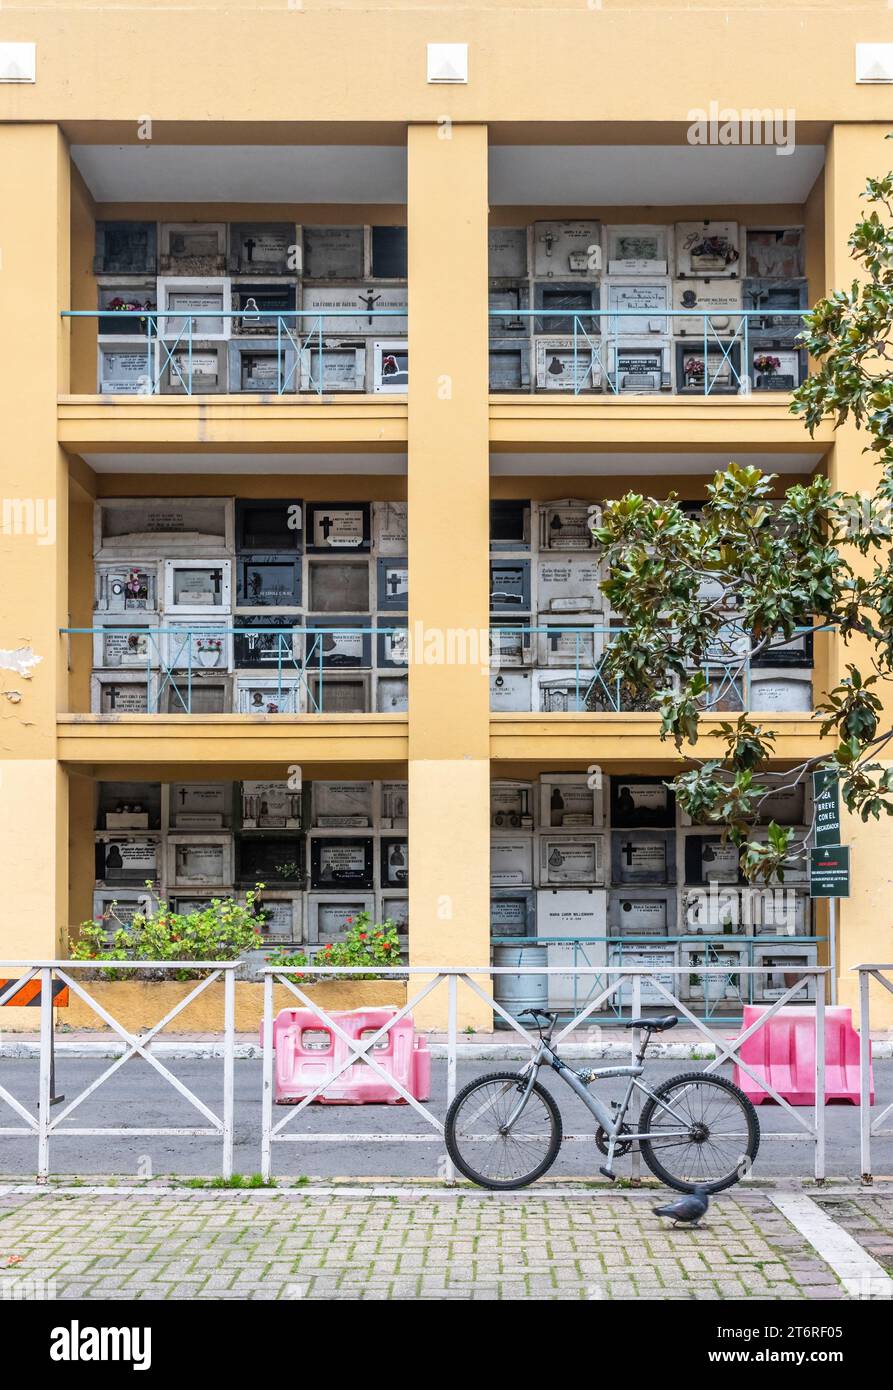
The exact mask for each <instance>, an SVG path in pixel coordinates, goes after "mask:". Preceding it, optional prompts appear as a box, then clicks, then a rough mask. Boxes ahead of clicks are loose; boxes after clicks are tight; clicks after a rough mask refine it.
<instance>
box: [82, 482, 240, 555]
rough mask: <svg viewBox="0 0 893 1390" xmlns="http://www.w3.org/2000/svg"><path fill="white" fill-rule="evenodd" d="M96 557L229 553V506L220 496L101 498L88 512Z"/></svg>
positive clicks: (230, 534) (230, 531)
mask: <svg viewBox="0 0 893 1390" xmlns="http://www.w3.org/2000/svg"><path fill="white" fill-rule="evenodd" d="M93 517H94V530H93V538H94V549H95V552H96V553H97V554H99V553H100V552H102V553H103V554H106V555H109V554H110V555H116V556H121V557H123V558H125V559H129V558H130V555H131V554H132V553H134V552H139V553H140V554H143V555H145V554H151V555H153V556H155V555H162V556H163V555H165V554H169V553H174V554H183V553H184V552H186V553H187V554H189V555H190V556H191V555H193V554H196V553H198V554H202V553H207V551H209V550H231V549H232V544H233V533H232V504H231V503H230V502H229V500H228V499H227V498H225V497H182V498H181V497H122V498H106V499H104V500H103V501H101V502H97V503H96V504H95V507H94V509H93Z"/></svg>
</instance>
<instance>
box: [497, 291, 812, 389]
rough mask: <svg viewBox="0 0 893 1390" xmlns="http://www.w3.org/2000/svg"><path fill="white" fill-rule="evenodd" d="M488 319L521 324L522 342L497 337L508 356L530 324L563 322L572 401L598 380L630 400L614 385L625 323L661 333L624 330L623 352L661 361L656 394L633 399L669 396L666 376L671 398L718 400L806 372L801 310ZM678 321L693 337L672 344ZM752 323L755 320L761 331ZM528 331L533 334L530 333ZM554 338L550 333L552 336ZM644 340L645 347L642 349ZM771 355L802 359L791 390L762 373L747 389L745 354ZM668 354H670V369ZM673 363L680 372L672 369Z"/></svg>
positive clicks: (542, 312)
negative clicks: (627, 343) (657, 327)
mask: <svg viewBox="0 0 893 1390" xmlns="http://www.w3.org/2000/svg"><path fill="white" fill-rule="evenodd" d="M489 312H490V318H491V320H496V319H518V320H521V321H522V322H523V321H525V320H526V322H527V333H526V335H522V334H519V333H518V332H517V330H515V332H514V334H512V333H511V332H510V331H507V332H506V333H505V336H503V337H502V338H500V347H502V348H504V349H508V348H509V347H510V346H511V344H512V342H514V343H516V344H517V345H518V346H519V347H521V346H522V345H523V344H524V343H529V342H530V328H531V321H532V320H540V321H548V322H549V323H553V322H555V321H556V320H557V321H560V322H564V323H566V324H567V325H568V327H567V329H566V330H562V331H563V332H564V333H565V336H567V337H569V338H570V340H571V341H570V342H569V344H568V345H567V347H566V348H565V349H564V350H565V351H569V352H570V353H571V355H572V356H571V389H572V390H573V394H574V395H575V396H578V395H579V394H580V393H581V392H582V391H585V390H589V389H598V387H599V386H600V384H601V382H602V381H604V382H605V384H606V386H607V389H608V391H609V392H611V393H612V394H614V395H624V394H632V393H633V392H634V391H635V388H634V387H627V386H626V385H625V384H624V382H623V381H622V380H621V377H622V372H621V365H620V361H619V358H620V352H619V348H620V346H621V344H622V333H623V331H624V325H625V324H626V322H627V321H629V320H632V319H639V320H648V322H649V323H656V322H659V321H663V324H664V326H663V329H662V331H661V332H660V333H655V332H654V331H653V330H651V329H650V328H649V329H648V330H647V331H646V332H642V330H641V329H636V328H632V327H630V328H626V330H625V331H626V333H627V334H628V335H629V336H630V337H634V338H635V339H636V341H635V343H634V344H632V345H631V347H630V350H631V351H633V352H639V351H644V352H647V351H648V349H649V345H651V346H652V350H655V351H659V352H661V353H664V352H665V353H667V354H668V357H667V359H666V365H664V363H663V361H662V364H661V367H660V369H659V371H658V373H657V375H659V376H660V378H661V381H660V383H659V385H658V386H657V388H656V391H653V392H647V391H646V392H636V393H637V394H657V393H659V392H660V391H661V390H667V391H668V390H670V389H671V385H672V382H673V379H674V376H675V383H676V385H675V389H676V392H677V394H679V393H700V394H703V395H705V396H709V395H711V394H714V393H716V394H718V393H719V392H722V393H723V394H730V393H733V394H738V395H750V394H751V392H752V391H753V390H754V389H756V390H759V391H764V390H793V389H794V386H797V385H798V384H799V378H800V377H801V376H803V375H805V371H806V361H805V351H804V349H803V347H802V345H801V344H800V343H799V341H798V337H799V332H800V329H801V325H802V324H803V321H804V315H805V313H806V312H807V311H806V310H803V309H796V310H794V309H774V308H768V307H767V308H763V309H734V310H717V309H712V310H710V309H704V310H698V309H663V308H654V309H648V308H638V309H576V310H561V309H558V308H555V309H553V308H551V307H548V306H547V307H540V308H535V309H515V308H512V309H505V308H502V309H498V308H497V309H491V310H490V311H489ZM718 318H722V319H725V320H727V321H728V322H729V327H728V328H724V329H721V328H718V327H717V326H716V324H715V323H714V322H713V320H715V319H718ZM682 319H686V320H689V321H691V320H695V321H696V322H698V321H699V322H700V324H701V332H700V333H698V334H686V336H685V339H684V341H683V340H682V339H680V338H679V337H675V338H674V337H673V328H674V327H677V326H678V325H677V320H682ZM767 320H769V321H770V323H769V326H766V321H767ZM778 320H785V323H786V326H785V327H783V328H782V329H781V330H780V331H779V329H778ZM759 321H763V322H762V324H761V323H760V322H759ZM587 325H588V327H587ZM668 325H669V326H668ZM534 327H535V326H534ZM535 331H537V332H538V331H540V330H539V329H536V328H535ZM554 331H555V330H551V332H553V333H554ZM645 339H648V340H650V341H649V342H646V341H645ZM758 340H766V341H758ZM534 341H535V340H534ZM773 348H774V349H775V351H782V352H796V353H797V354H801V355H802V362H800V363H798V371H797V378H798V379H797V380H795V381H794V382H793V385H792V386H785V387H780V386H779V387H774V386H772V385H771V379H772V377H773V376H774V375H776V372H775V369H774V368H772V367H767V368H766V369H765V370H764V371H762V372H760V374H759V375H760V376H761V377H763V376H765V377H766V378H767V379H768V380H767V383H766V384H760V385H758V386H757V387H754V385H753V373H752V371H751V370H750V368H751V367H752V366H753V365H754V363H753V361H752V359H751V351H752V350H754V351H758V352H762V353H765V354H766V356H767V357H768V358H770V359H773V360H774V359H775V352H774V351H773ZM686 353H692V354H698V353H701V354H702V356H701V357H698V356H697V355H693V356H692V357H691V358H689V360H688V361H686ZM612 354H613V367H612ZM669 354H675V357H676V361H675V362H674V361H673V360H672V356H670V355H669ZM711 363H712V365H711ZM745 363H746V364H749V366H747V367H745V366H744V365H743V364H745ZM680 364H681V372H680V370H679V365H680ZM726 369H727V370H726ZM645 375H648V376H650V375H651V373H650V372H648V373H647V374H645ZM680 376H681V380H680ZM778 376H779V378H780V379H781V378H782V376H784V377H786V376H787V374H786V373H785V374H781V373H778ZM726 383H728V384H726Z"/></svg>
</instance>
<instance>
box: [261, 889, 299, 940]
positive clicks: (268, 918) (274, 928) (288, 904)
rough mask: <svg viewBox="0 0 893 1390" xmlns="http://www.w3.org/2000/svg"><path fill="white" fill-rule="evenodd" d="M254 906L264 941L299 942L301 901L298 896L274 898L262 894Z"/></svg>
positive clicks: (290, 895)
mask: <svg viewBox="0 0 893 1390" xmlns="http://www.w3.org/2000/svg"><path fill="white" fill-rule="evenodd" d="M255 904H256V916H257V918H258V920H259V921H260V929H261V931H262V932H263V936H264V940H265V941H293V942H300V941H301V939H302V932H301V899H300V897H299V895H298V894H296V893H289V894H280V895H279V896H276V895H275V894H272V893H269V894H268V893H262V894H261V896H260V899H259V901H258V900H255Z"/></svg>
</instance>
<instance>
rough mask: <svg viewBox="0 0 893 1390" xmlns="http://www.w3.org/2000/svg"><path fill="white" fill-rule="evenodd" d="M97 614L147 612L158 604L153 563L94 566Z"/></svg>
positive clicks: (136, 562)
mask: <svg viewBox="0 0 893 1390" xmlns="http://www.w3.org/2000/svg"><path fill="white" fill-rule="evenodd" d="M94 578H95V586H96V588H95V599H94V603H93V607H94V609H95V611H96V612H97V613H151V612H154V611H155V609H156V608H157V607H158V587H157V586H158V571H157V569H156V567H155V566H154V565H146V564H140V562H139V561H135V562H134V563H133V564H132V565H128V564H113V565H97V566H96V570H95V575H94Z"/></svg>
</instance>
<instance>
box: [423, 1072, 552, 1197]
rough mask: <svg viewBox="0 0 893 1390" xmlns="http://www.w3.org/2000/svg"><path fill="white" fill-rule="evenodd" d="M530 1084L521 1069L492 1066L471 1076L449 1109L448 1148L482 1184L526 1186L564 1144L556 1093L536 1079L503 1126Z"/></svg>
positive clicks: (462, 1167)
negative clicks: (523, 1102) (493, 1068)
mask: <svg viewBox="0 0 893 1390" xmlns="http://www.w3.org/2000/svg"><path fill="white" fill-rule="evenodd" d="M526 1085H527V1078H526V1077H523V1076H521V1075H519V1073H518V1072H513V1071H496V1072H490V1073H489V1075H487V1076H481V1077H479V1078H478V1079H477V1081H471V1082H469V1084H468V1085H467V1086H465V1087H464V1088H463V1090H461V1091H460V1092H459V1094H458V1095H457V1096H456V1098H455V1100H454V1101H453V1103H452V1105H451V1106H450V1108H449V1110H448V1111H447V1117H446V1123H445V1125H444V1137H445V1139H446V1146H447V1153H448V1154H449V1156H450V1158H451V1159H452V1161H453V1163H454V1164H455V1165H456V1167H457V1168H458V1169H459V1172H460V1173H462V1174H463V1175H464V1176H465V1177H466V1178H470V1180H471V1181H472V1182H474V1183H477V1185H478V1187H489V1188H494V1189H500V1188H501V1189H508V1188H512V1187H526V1186H527V1184H528V1183H531V1182H535V1181H536V1179H537V1178H540V1177H542V1175H543V1173H545V1172H546V1171H547V1170H548V1169H549V1168H551V1166H552V1164H553V1163H554V1162H555V1159H556V1157H557V1154H558V1150H559V1149H560V1148H561V1136H562V1129H561V1115H560V1113H559V1110H558V1106H557V1105H556V1104H555V1100H554V1097H553V1096H552V1095H551V1094H550V1093H549V1092H548V1091H547V1090H546V1088H545V1087H544V1086H541V1085H540V1084H539V1082H538V1081H535V1082H534V1084H533V1088H532V1090H531V1092H530V1095H529V1096H528V1098H527V1104H526V1105H525V1106H524V1109H523V1110H522V1112H521V1114H520V1115H519V1116H518V1119H517V1120H516V1121H515V1123H514V1124H513V1125H512V1127H511V1129H510V1130H509V1131H508V1132H507V1133H505V1132H503V1131H504V1127H505V1125H506V1122H507V1121H508V1118H509V1116H510V1115H511V1113H512V1111H513V1110H514V1108H515V1106H516V1105H517V1104H518V1101H519V1100H520V1099H521V1095H522V1093H523V1091H524V1088H525V1086H526Z"/></svg>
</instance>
